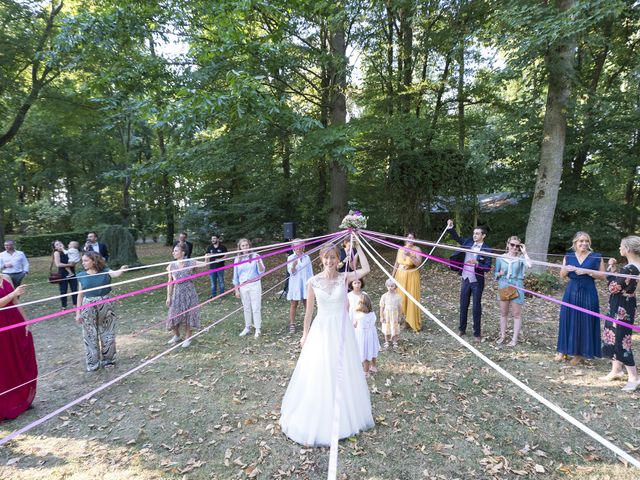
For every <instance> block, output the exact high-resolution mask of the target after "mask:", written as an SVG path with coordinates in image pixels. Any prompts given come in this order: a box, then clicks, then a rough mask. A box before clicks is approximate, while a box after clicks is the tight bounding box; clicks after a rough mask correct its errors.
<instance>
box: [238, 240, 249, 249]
mask: <svg viewBox="0 0 640 480" xmlns="http://www.w3.org/2000/svg"><path fill="white" fill-rule="evenodd" d="M242 242H247V243H248V244H249V248H251V240H249V239H248V238H241V239H240V240H238V250H240V244H241V243H242Z"/></svg>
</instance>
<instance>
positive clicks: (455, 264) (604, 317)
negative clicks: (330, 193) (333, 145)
mask: <svg viewBox="0 0 640 480" xmlns="http://www.w3.org/2000/svg"><path fill="white" fill-rule="evenodd" d="M360 234H361V235H362V236H364V237H365V238H368V239H370V240H374V241H376V242H378V243H380V244H382V245H386V246H388V247H391V248H395V249H403V250H406V251H410V252H413V253H416V254H418V255H420V256H421V257H425V258H429V259H432V260H434V261H436V262H439V263H442V264H444V265H448V266H450V267H454V268H458V269H460V270H462V269H463V268H464V265H465V264H463V263H460V262H452V261H450V260H449V259H444V258H441V257H435V256H433V255H429V254H426V253H422V252H416V251H415V250H411V249H410V248H407V247H405V246H398V245H396V244H395V243H392V242H388V241H387V240H383V239H381V238H378V237H376V236H374V235H370V234H365V233H362V232H360ZM459 265H462V266H459ZM512 287H514V288H517V289H518V290H522V291H523V292H525V293H529V294H530V295H534V296H536V297H539V298H542V299H543V300H548V301H550V302H553V303H556V304H558V305H562V306H564V307H568V308H572V309H574V310H577V311H578V312H582V313H586V314H588V315H591V316H592V317H597V318H599V319H602V320H609V321H610V322H613V323H615V324H617V325H622V326H623V327H627V328H630V329H632V330H635V331H638V332H640V327H639V326H636V325H632V324H631V323H627V322H623V321H622V320H618V319H617V318H611V317H608V316H607V315H603V314H601V313H600V312H594V311H592V310H588V309H586V308H583V307H579V306H578V305H573V304H572V303H567V302H565V301H563V300H558V299H557V298H554V297H550V296H548V295H544V294H542V293H538V292H534V291H532V290H527V289H526V288H523V287H519V286H517V285H512Z"/></svg>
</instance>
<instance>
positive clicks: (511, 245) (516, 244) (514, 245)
mask: <svg viewBox="0 0 640 480" xmlns="http://www.w3.org/2000/svg"><path fill="white" fill-rule="evenodd" d="M509 246H510V247H513V248H520V244H519V243H510V244H509Z"/></svg>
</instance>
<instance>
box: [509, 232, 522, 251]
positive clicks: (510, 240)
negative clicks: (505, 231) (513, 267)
mask: <svg viewBox="0 0 640 480" xmlns="http://www.w3.org/2000/svg"><path fill="white" fill-rule="evenodd" d="M511 242H518V243H519V244H522V240H520V237H519V236H517V235H511V236H510V237H509V238H507V244H506V245H505V249H506V250H507V252H508V251H509V244H510V243H511ZM518 255H522V250H520V249H518Z"/></svg>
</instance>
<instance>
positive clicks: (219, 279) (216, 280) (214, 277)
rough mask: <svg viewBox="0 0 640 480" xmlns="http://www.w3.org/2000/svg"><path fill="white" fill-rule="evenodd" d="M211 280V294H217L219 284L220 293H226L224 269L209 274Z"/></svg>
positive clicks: (213, 295)
mask: <svg viewBox="0 0 640 480" xmlns="http://www.w3.org/2000/svg"><path fill="white" fill-rule="evenodd" d="M209 280H211V296H212V297H215V296H216V295H217V291H218V286H219V287H220V295H222V294H223V293H224V270H219V271H217V272H213V273H210V274H209Z"/></svg>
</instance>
